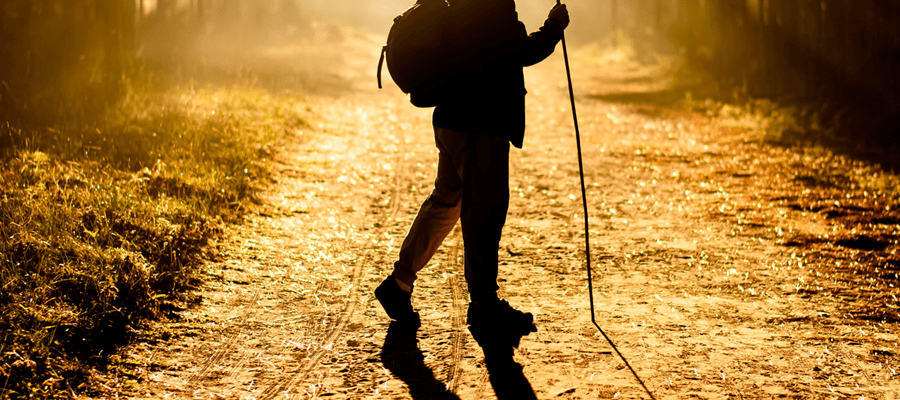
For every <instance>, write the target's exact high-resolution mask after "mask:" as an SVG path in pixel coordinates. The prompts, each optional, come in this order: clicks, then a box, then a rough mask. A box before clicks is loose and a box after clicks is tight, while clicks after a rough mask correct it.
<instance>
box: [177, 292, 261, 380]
mask: <svg viewBox="0 0 900 400" xmlns="http://www.w3.org/2000/svg"><path fill="white" fill-rule="evenodd" d="M248 304H250V305H251V308H250V309H248V310H247V311H245V312H244V313H243V314H242V315H241V316H240V317H239V318H237V321H236V324H235V326H236V329H235V330H234V331H233V333H232V334H230V335H229V336H228V337H227V338H226V339H225V343H224V345H223V346H219V347H217V348H216V350H215V351H214V352H213V354H212V355H211V356H210V357H209V358H207V359H206V361H204V362H203V363H202V364H201V366H200V370H199V371H197V372H195V373H193V374H192V375H191V376H190V377H188V379H187V385H188V387H191V388H193V387H195V386H196V385H197V383H199V382H200V381H201V380H203V379H206V378H207V376H208V375H209V373H210V370H211V369H212V368H213V367H214V366H216V365H217V364H219V362H221V361H222V360H223V359H225V356H226V355H228V354H230V353H232V352H234V350H235V349H236V348H238V347H239V346H238V343H239V339H240V337H241V336H242V335H243V334H244V330H245V324H244V321H246V320H247V319H248V317H250V316H252V315H253V314H255V313H256V310H258V309H259V292H254V293H253V297H252V298H251V299H250V301H249V302H248ZM244 354H246V352H244ZM241 358H242V359H240V360H238V363H237V365H243V364H244V363H245V362H246V360H245V359H246V358H247V356H246V355H244V356H242V357H241ZM237 368H239V367H237V366H236V367H234V368H232V371H229V373H230V372H233V370H235V369H237Z"/></svg>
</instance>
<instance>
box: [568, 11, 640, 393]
mask: <svg viewBox="0 0 900 400" xmlns="http://www.w3.org/2000/svg"><path fill="white" fill-rule="evenodd" d="M556 4H560V0H556ZM562 48H563V59H565V61H566V79H567V80H568V82H569V100H570V101H571V103H572V119H573V120H574V122H575V144H576V146H577V147H578V174H579V175H580V176H581V204H582V205H583V206H584V252H585V256H587V278H588V296H589V298H590V303H591V322H593V323H594V326H596V327H597V330H599V331H600V333H601V334H602V335H603V337H604V338H606V341H607V342H609V345H610V346H612V348H613V350H615V351H616V354H618V355H619V358H621V359H622V361H624V362H625V366H626V367H628V369H629V370H630V371H631V374H632V375H634V377H635V379H637V381H638V383H640V384H641V387H643V388H644V390H645V391H646V392H647V394H648V395H649V396H650V398H651V399H652V400H656V397H654V396H653V393H652V392H650V389H647V385H644V381H642V380H641V377H639V376H638V374H637V372H634V368H631V364H628V360H626V359H625V356H623V355H622V353H621V352H619V349H618V348H616V345H615V344H614V343H613V341H612V339H610V338H609V336H606V332H603V328H601V327H600V325H599V324H597V319H596V317H595V316H594V284H593V282H592V280H591V275H592V274H591V240H590V234H589V229H588V204H587V191H586V190H585V188H584V162H582V160H581V133H580V132H579V131H578V115H577V114H576V113H575V92H574V91H572V73H571V71H570V70H569V52H568V50H566V35H565V33H563V37H562Z"/></svg>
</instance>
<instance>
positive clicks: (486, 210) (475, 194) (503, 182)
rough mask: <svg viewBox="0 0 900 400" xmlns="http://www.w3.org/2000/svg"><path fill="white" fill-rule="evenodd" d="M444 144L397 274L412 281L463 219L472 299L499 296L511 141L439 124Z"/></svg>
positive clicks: (439, 137)
mask: <svg viewBox="0 0 900 400" xmlns="http://www.w3.org/2000/svg"><path fill="white" fill-rule="evenodd" d="M434 139H435V144H436V145H437V148H438V150H439V158H438V167H437V178H435V180H434V190H433V191H432V192H431V195H430V196H428V198H427V199H425V202H424V203H423V204H422V207H421V208H420V209H419V213H418V214H417V215H416V219H415V220H414V221H413V223H412V226H411V227H410V228H409V233H407V234H406V239H404V240H403V244H402V245H401V246H400V256H399V260H398V261H397V262H395V263H394V272H393V276H394V277H396V278H397V279H399V280H400V281H402V282H404V283H406V284H408V285H410V286H412V285H413V282H414V281H415V280H416V273H417V272H419V271H420V270H421V269H422V268H423V267H425V265H426V264H427V263H428V261H430V260H431V257H432V256H434V252H435V251H437V248H438V246H440V245H441V242H443V241H444V238H445V237H447V235H448V234H449V233H450V231H451V230H452V229H453V226H454V225H456V221H458V220H460V219H462V231H463V242H464V249H465V276H466V282H467V284H468V287H469V294H470V295H471V297H472V300H473V301H479V299H490V298H491V297H494V296H496V292H497V289H498V286H497V261H498V256H497V251H498V250H499V246H500V236H501V233H502V231H503V224H504V223H505V222H506V211H507V209H508V208H509V141H507V140H506V139H503V138H500V137H496V136H495V137H491V136H488V135H484V134H478V135H469V134H465V133H461V132H456V131H452V130H449V129H444V128H439V127H435V128H434Z"/></svg>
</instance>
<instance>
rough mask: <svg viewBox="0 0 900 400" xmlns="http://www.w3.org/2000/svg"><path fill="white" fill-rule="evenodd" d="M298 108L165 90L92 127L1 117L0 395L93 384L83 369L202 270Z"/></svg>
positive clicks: (131, 101)
mask: <svg viewBox="0 0 900 400" xmlns="http://www.w3.org/2000/svg"><path fill="white" fill-rule="evenodd" d="M304 110H305V107H304V106H302V105H301V104H300V103H299V102H298V101H296V100H294V99H292V98H290V97H288V96H273V95H269V94H267V93H264V92H260V91H254V90H249V89H247V90H243V89H231V90H227V91H226V90H200V91H196V92H194V91H191V92H187V91H170V92H165V93H154V94H140V95H129V96H126V98H125V100H124V101H122V102H121V104H119V105H117V106H116V107H113V108H111V111H109V112H108V113H107V115H106V116H105V117H104V118H102V120H101V121H100V122H98V123H96V124H92V125H89V126H78V127H71V126H51V127H42V128H33V127H31V128H28V129H18V128H17V127H15V126H13V125H11V124H10V123H4V124H3V125H2V126H0V398H30V397H40V398H49V397H70V396H72V395H74V394H77V393H78V392H79V391H82V392H83V391H84V390H89V389H79V386H82V387H83V388H84V387H87V388H90V387H91V385H82V384H83V383H85V382H86V381H87V377H88V376H89V375H90V373H89V371H90V370H91V369H95V368H99V369H102V366H103V365H104V362H105V361H106V360H107V356H109V355H110V354H114V352H115V349H116V348H117V347H118V346H121V345H123V344H125V343H128V341H129V340H131V339H133V337H134V332H135V330H136V329H139V328H141V327H142V326H143V323H144V322H146V321H148V320H149V319H153V318H156V317H158V316H159V315H160V314H161V313H160V307H161V306H163V305H165V304H166V303H167V302H173V301H179V299H184V293H185V290H187V289H190V288H192V287H195V286H196V285H197V284H198V283H199V282H200V274H199V269H198V267H199V266H200V264H201V262H202V261H203V260H204V258H205V257H206V256H207V251H208V250H207V249H206V248H205V246H206V245H207V244H208V242H209V240H211V239H213V238H215V237H216V235H218V234H220V232H221V231H222V228H223V227H224V226H225V225H227V224H228V223H233V222H238V221H240V219H241V217H242V215H243V214H244V213H245V212H247V211H248V210H249V209H251V208H252V207H253V204H254V202H255V201H256V198H255V193H256V192H257V190H258V188H260V187H261V185H264V184H266V183H267V182H268V180H269V179H270V178H271V175H270V168H271V165H272V161H273V157H277V150H278V149H279V148H281V147H282V146H283V145H284V144H286V143H287V142H289V141H293V140H295V139H296V138H295V137H294V135H295V133H294V132H296V131H297V128H299V127H301V126H302V125H304V121H303V120H302V119H301V117H300V115H302V114H303V112H304ZM31 126H33V124H32V125H31Z"/></svg>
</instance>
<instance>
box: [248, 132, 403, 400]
mask: <svg viewBox="0 0 900 400" xmlns="http://www.w3.org/2000/svg"><path fill="white" fill-rule="evenodd" d="M398 139H399V141H398V142H399V143H400V144H401V147H403V143H405V141H404V138H403V136H402V134H401V135H400V137H399V138H398ZM404 154H406V151H404V149H403V148H400V149H398V151H397V156H396V157H395V160H394V168H393V169H394V170H395V171H396V172H395V174H394V180H393V182H392V184H391V189H390V194H389V196H390V197H389V200H388V204H387V212H385V213H383V214H382V216H381V218H379V219H378V221H376V222H375V223H374V225H373V226H376V227H377V228H376V229H375V231H374V234H373V235H372V236H373V237H380V236H383V235H384V234H385V232H387V230H388V229H390V228H391V227H392V224H390V223H389V222H390V221H392V220H394V219H395V218H396V217H397V214H398V213H399V211H400V208H401V207H400V205H401V201H400V198H401V193H402V190H401V188H402V186H403V182H404V181H405V180H406V169H407V168H405V166H404V164H405V162H404ZM376 246H377V241H373V240H369V241H367V243H366V246H365V248H363V249H362V251H361V253H362V254H363V257H362V258H363V261H362V262H359V263H357V264H356V266H354V268H353V270H352V272H351V274H350V286H349V288H350V293H349V294H348V296H347V300H346V301H345V302H344V305H343V306H342V308H341V311H340V313H339V316H338V317H337V320H336V322H335V323H334V324H333V325H332V326H331V327H330V328H329V329H327V330H326V331H325V332H317V334H316V335H315V336H317V337H322V338H323V339H322V341H321V342H320V345H319V346H318V348H317V349H316V350H315V351H313V352H312V354H310V355H309V356H308V358H307V360H306V362H305V363H304V364H303V365H302V366H300V367H299V368H297V369H296V370H294V371H292V372H289V373H288V374H289V375H290V376H291V378H290V379H289V380H287V381H286V382H285V381H277V382H273V383H271V384H270V385H269V386H267V387H266V388H265V389H264V390H263V391H262V393H260V397H259V398H260V399H274V398H275V397H276V396H278V395H279V394H280V393H285V394H287V392H289V391H290V390H291V389H293V388H295V387H296V386H297V385H298V384H300V383H301V382H303V380H304V379H306V377H307V376H308V375H309V374H310V373H311V372H312V371H313V369H315V368H316V367H317V366H319V365H320V362H321V361H322V358H323V357H325V354H327V352H328V351H329V350H332V349H333V347H334V344H335V343H336V342H337V340H338V339H339V338H340V336H341V334H342V333H343V332H344V329H345V328H346V327H347V324H348V323H349V321H350V319H351V318H352V317H353V314H354V313H355V312H356V311H357V309H358V308H359V306H360V297H361V296H360V291H359V286H360V280H361V277H362V276H363V275H364V274H363V271H365V270H368V269H369V267H370V266H372V265H373V264H374V261H375V255H374V254H373V251H374V250H375V248H376Z"/></svg>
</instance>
